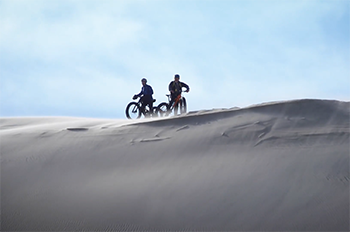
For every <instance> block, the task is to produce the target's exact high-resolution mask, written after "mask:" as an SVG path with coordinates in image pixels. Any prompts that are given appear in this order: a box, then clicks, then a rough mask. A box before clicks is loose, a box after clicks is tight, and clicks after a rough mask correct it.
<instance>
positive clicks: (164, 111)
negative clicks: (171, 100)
mask: <svg viewBox="0 0 350 232" xmlns="http://www.w3.org/2000/svg"><path fill="white" fill-rule="evenodd" d="M156 113H157V115H158V116H160V117H164V116H168V115H169V114H170V106H169V104H168V103H166V102H163V103H160V104H159V105H158V106H157V108H156Z"/></svg>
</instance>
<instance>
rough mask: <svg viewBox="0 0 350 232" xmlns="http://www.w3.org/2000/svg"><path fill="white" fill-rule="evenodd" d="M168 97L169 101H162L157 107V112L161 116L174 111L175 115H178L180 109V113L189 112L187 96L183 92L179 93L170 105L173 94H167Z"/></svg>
mask: <svg viewBox="0 0 350 232" xmlns="http://www.w3.org/2000/svg"><path fill="white" fill-rule="evenodd" d="M166 96H167V97H168V102H169V103H167V102H162V103H160V104H159V105H158V106H157V108H156V113H157V115H158V116H160V117H165V116H169V115H170V114H171V113H172V112H173V111H174V115H177V112H178V109H180V114H184V113H186V112H187V103H186V98H185V97H184V96H182V94H180V95H178V96H177V97H176V98H175V100H174V102H173V104H172V105H170V102H171V95H170V94H166Z"/></svg>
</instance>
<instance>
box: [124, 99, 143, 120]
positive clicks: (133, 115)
mask: <svg viewBox="0 0 350 232" xmlns="http://www.w3.org/2000/svg"><path fill="white" fill-rule="evenodd" d="M125 114H126V117H127V118H129V119H137V118H140V117H141V110H140V107H139V105H138V104H137V103H136V102H130V103H129V104H128V106H127V107H126V110H125Z"/></svg>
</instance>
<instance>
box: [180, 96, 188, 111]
mask: <svg viewBox="0 0 350 232" xmlns="http://www.w3.org/2000/svg"><path fill="white" fill-rule="evenodd" d="M185 113H187V103H186V98H184V97H183V98H182V101H181V103H180V114H185Z"/></svg>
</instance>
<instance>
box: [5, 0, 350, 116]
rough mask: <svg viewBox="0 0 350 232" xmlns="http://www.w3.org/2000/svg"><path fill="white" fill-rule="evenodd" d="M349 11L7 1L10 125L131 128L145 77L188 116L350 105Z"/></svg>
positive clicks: (257, 4) (311, 5)
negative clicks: (43, 121) (289, 103)
mask: <svg viewBox="0 0 350 232" xmlns="http://www.w3.org/2000/svg"><path fill="white" fill-rule="evenodd" d="M349 12H350V1H347V0H328V1H323V0H319V1H313V0H294V1H290V0H288V1H283V0H251V1H249V0H244V1H243V0H242V1H241V0H231V1H230V0H224V1H222V0H164V1H161V0H147V1H141V0H127V1H126V0H125V1H114V0H110V1H109V0H97V1H91V0H84V1H79V0H50V1H47V0H22V1H21V0H0V116H77V117H101V118H125V116H124V110H125V107H126V105H127V104H128V102H130V101H131V97H132V96H133V94H135V93H138V92H139V91H140V89H141V83H140V80H141V78H142V77H146V78H147V79H148V83H149V84H150V85H151V86H152V87H153V89H154V91H155V94H154V97H155V98H156V99H157V103H160V102H163V101H166V100H167V99H166V97H165V94H166V93H167V85H168V84H169V82H170V81H171V80H173V75H174V74H175V73H179V74H180V75H181V80H182V81H184V82H185V83H187V84H188V85H190V87H191V91H190V93H189V94H186V98H187V100H188V104H189V110H202V109H212V108H230V107H235V106H238V107H245V106H249V105H252V104H259V103H263V102H270V101H281V100H292V99H302V98H317V99H336V100H342V101H350V65H349V64H350V36H349V27H350V25H349V22H350V16H349Z"/></svg>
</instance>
